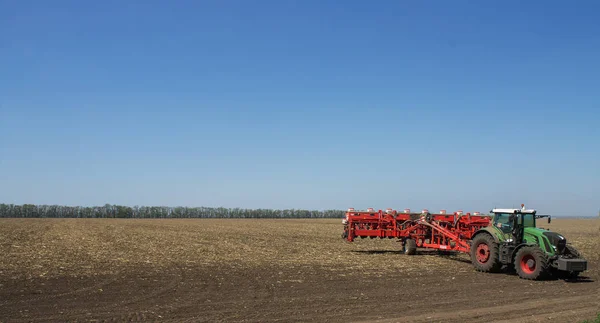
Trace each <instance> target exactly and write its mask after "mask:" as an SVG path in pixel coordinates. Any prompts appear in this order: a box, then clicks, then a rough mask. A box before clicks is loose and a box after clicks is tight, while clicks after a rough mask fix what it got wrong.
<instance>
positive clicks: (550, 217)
mask: <svg viewBox="0 0 600 323" xmlns="http://www.w3.org/2000/svg"><path fill="white" fill-rule="evenodd" d="M551 221H552V216H549V217H548V224H550V222H551Z"/></svg>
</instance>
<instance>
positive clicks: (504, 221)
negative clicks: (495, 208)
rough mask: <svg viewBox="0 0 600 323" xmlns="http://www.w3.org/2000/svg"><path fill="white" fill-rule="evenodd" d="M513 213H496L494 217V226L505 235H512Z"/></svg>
mask: <svg viewBox="0 0 600 323" xmlns="http://www.w3.org/2000/svg"><path fill="white" fill-rule="evenodd" d="M512 215H513V214H511V213H496V215H494V226H495V227H496V228H498V229H500V230H502V232H504V233H510V232H511V231H512V229H513V221H512V218H511V216H512Z"/></svg>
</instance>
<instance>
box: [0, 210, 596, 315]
mask: <svg viewBox="0 0 600 323" xmlns="http://www.w3.org/2000/svg"><path fill="white" fill-rule="evenodd" d="M541 226H542V227H545V228H550V229H552V230H554V231H557V232H559V233H562V234H563V235H565V236H566V237H567V239H568V240H569V241H570V242H571V243H572V244H573V245H574V246H576V247H577V248H578V249H579V250H580V251H581V252H582V254H583V255H584V257H585V258H586V259H588V261H589V268H590V269H589V270H588V271H586V272H584V273H583V274H582V275H581V277H580V279H579V280H577V281H564V280H548V281H535V282H534V281H527V280H522V279H520V278H519V277H518V276H516V275H515V274H511V273H500V274H486V273H479V272H476V271H475V270H474V269H473V266H472V265H471V264H470V261H469V258H468V257H467V256H466V255H461V254H458V255H438V254H437V252H431V251H424V250H419V253H418V254H417V255H415V256H408V255H404V254H402V253H400V252H399V243H397V242H394V241H393V240H377V239H373V240H371V239H364V240H361V239H358V240H357V241H356V242H354V243H348V242H345V241H344V240H342V239H341V230H342V224H341V220H337V219H336V220H309V219H302V220H256V219H252V220H251V219H244V220H241V219H240V220H238V219H236V220H233V219H172V220H141V219H132V220H129V219H127V220H125V219H1V220H0V322H56V321H61V322H64V321H80V322H83V321H86V322H89V321H94V322H122V321H160V322H169V321H172V322H220V321H222V322H276V321H277V322H296V321H298V322H307V321H311V322H579V321H581V320H584V319H592V318H594V317H595V316H596V314H597V313H598V312H600V221H598V220H567V219H554V220H553V221H552V223H551V224H546V223H545V222H542V224H541Z"/></svg>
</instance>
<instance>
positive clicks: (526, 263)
mask: <svg viewBox="0 0 600 323" xmlns="http://www.w3.org/2000/svg"><path fill="white" fill-rule="evenodd" d="M535 265H536V264H535V258H533V256H532V255H525V256H523V258H521V270H522V271H523V272H524V273H526V274H531V273H533V272H534V271H535Z"/></svg>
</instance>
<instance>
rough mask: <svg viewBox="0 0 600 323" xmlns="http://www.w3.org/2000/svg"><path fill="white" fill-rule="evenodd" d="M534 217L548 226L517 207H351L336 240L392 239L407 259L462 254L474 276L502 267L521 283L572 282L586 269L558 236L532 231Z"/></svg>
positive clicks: (540, 216) (495, 270) (522, 208)
mask: <svg viewBox="0 0 600 323" xmlns="http://www.w3.org/2000/svg"><path fill="white" fill-rule="evenodd" d="M540 218H547V221H548V223H550V222H551V218H552V217H551V216H549V215H538V214H537V211H536V210H529V209H525V206H524V205H523V204H522V205H521V209H497V208H496V209H492V210H491V211H490V213H489V214H486V215H483V214H481V213H479V212H474V213H473V214H471V213H463V212H462V211H457V212H454V213H452V214H447V213H446V211H445V210H441V211H440V212H439V213H437V214H432V213H430V212H429V211H428V210H427V209H425V210H422V211H421V212H411V211H410V209H404V210H403V211H402V212H398V211H396V210H393V209H386V210H385V211H382V210H379V211H375V210H373V209H372V208H369V209H367V210H366V211H356V210H354V209H353V208H351V209H348V211H347V212H346V215H345V218H344V219H343V220H342V223H343V224H344V231H343V233H342V238H343V239H345V240H347V241H349V242H353V241H354V240H355V239H356V238H363V239H364V238H371V239H375V238H379V239H394V238H395V239H398V240H399V241H400V242H401V243H402V251H403V252H404V253H405V254H407V255H414V254H415V253H416V252H417V248H427V249H437V250H440V251H455V252H462V253H466V254H468V255H469V256H470V258H471V263H472V264H473V266H474V267H475V269H476V270H478V271H481V272H499V271H501V269H502V268H503V267H506V268H509V269H513V270H515V271H516V272H517V274H518V275H519V277H521V278H523V279H531V280H538V279H544V278H547V277H550V276H551V275H557V276H559V277H563V278H575V277H577V276H578V275H579V273H581V272H583V271H585V270H587V261H586V260H585V259H584V258H583V257H582V256H581V254H580V253H579V252H578V251H577V250H576V249H575V248H574V247H573V246H572V245H571V244H568V243H567V240H566V238H565V237H564V236H562V235H560V234H558V233H556V232H552V231H549V230H546V229H542V228H538V227H537V226H536V220H537V219H540Z"/></svg>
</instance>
